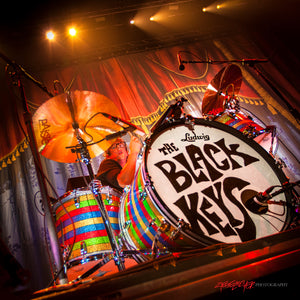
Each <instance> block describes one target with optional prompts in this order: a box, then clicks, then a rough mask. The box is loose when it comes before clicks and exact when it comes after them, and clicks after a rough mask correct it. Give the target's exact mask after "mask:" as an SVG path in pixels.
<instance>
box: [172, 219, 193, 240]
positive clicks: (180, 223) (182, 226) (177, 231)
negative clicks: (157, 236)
mask: <svg viewBox="0 0 300 300" xmlns="http://www.w3.org/2000/svg"><path fill="white" fill-rule="evenodd" d="M189 228H190V224H188V223H186V222H185V221H184V220H183V219H179V220H178V223H177V228H176V229H174V230H173V231H172V232H171V239H172V240H176V239H178V238H179V236H180V234H181V231H183V230H186V229H189Z"/></svg>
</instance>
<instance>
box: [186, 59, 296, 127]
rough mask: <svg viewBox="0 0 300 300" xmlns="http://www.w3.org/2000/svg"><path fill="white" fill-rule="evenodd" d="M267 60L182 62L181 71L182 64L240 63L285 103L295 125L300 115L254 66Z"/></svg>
mask: <svg viewBox="0 0 300 300" xmlns="http://www.w3.org/2000/svg"><path fill="white" fill-rule="evenodd" d="M268 61H269V60H268V59H255V58H254V59H252V58H243V59H233V60H210V59H209V60H182V61H181V64H182V70H183V69H184V66H183V64H204V63H206V64H225V63H234V62H235V63H240V64H242V65H248V66H249V67H251V68H253V69H254V70H255V71H256V73H257V74H258V75H259V76H260V77H261V78H262V79H263V80H264V81H265V82H266V83H267V84H268V85H269V87H270V88H271V89H272V90H273V92H274V93H275V94H276V95H277V96H278V97H279V98H280V99H281V100H282V101H283V102H284V103H285V105H286V106H287V108H288V110H289V111H290V113H291V114H292V116H293V117H294V118H295V119H296V121H297V123H299V122H300V113H299V111H298V110H297V109H296V108H294V107H292V106H291V104H290V103H289V102H288V101H287V100H286V99H285V98H284V97H283V95H282V93H281V92H280V91H279V90H278V89H277V88H276V87H275V85H274V84H273V83H272V82H271V80H270V79H268V78H267V77H266V76H265V75H264V74H263V73H262V72H261V71H260V70H259V69H258V68H257V66H256V64H258V63H266V62H268Z"/></svg>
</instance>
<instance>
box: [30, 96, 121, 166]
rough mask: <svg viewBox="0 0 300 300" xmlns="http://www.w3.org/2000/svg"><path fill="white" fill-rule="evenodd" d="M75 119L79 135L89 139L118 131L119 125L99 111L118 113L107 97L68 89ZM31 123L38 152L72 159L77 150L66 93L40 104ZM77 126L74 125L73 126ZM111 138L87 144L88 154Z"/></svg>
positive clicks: (102, 147) (96, 151)
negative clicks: (74, 150) (74, 147)
mask: <svg viewBox="0 0 300 300" xmlns="http://www.w3.org/2000/svg"><path fill="white" fill-rule="evenodd" d="M70 98H71V99H72V106H73V109H74V116H73V117H74V119H75V121H76V122H77V124H78V127H79V129H78V132H79V134H80V136H81V138H82V139H83V140H84V141H85V142H87V143H89V142H96V141H99V140H102V139H103V138H105V136H107V135H108V134H111V133H114V132H117V131H120V130H121V129H122V127H120V126H119V125H117V124H116V123H114V122H113V121H112V120H110V119H108V118H107V117H104V116H103V115H102V114H100V113H99V112H105V113H109V114H111V115H114V116H116V117H120V112H119V110H118V108H117V106H116V105H115V104H114V103H113V102H112V101H111V100H109V99H108V98H107V97H105V96H103V95H100V94H97V93H94V92H89V91H74V92H70ZM32 120H33V127H34V131H35V135H36V140H37V146H38V149H39V151H40V153H41V154H42V155H43V156H45V157H47V158H49V159H51V160H55V161H58V162H63V163H74V162H76V161H77V158H78V157H77V154H76V153H72V151H71V149H69V148H67V147H70V146H76V145H78V140H77V138H76V134H75V129H74V120H73V118H72V116H71V112H70V108H69V106H68V104H67V94H61V95H58V96H56V97H53V98H51V99H50V100H48V101H46V102H45V103H44V104H42V105H41V106H40V107H39V108H38V109H37V111H36V112H35V114H34V115H33V119H32ZM75 127H76V126H75ZM113 142H114V140H111V141H106V140H104V141H102V142H101V143H97V144H95V145H92V146H89V147H88V150H89V154H90V156H91V158H93V157H95V156H98V155H100V154H101V153H103V152H104V151H105V150H106V149H108V148H109V147H110V146H111V144H112V143H113Z"/></svg>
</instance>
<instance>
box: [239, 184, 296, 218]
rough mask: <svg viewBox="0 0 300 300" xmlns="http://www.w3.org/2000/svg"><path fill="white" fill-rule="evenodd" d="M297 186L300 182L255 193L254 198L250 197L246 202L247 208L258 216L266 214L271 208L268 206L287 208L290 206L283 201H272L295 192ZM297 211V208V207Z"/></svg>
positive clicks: (271, 187)
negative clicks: (278, 196)
mask: <svg viewBox="0 0 300 300" xmlns="http://www.w3.org/2000/svg"><path fill="white" fill-rule="evenodd" d="M295 186H300V180H298V181H296V182H288V181H287V182H285V183H283V184H282V185H281V186H280V185H279V186H277V185H276V186H270V187H269V188H267V189H266V190H265V191H264V192H258V193H255V194H254V195H253V196H252V197H250V198H249V199H248V200H246V201H245V203H244V204H245V206H246V207H247V208H248V209H249V210H251V211H252V212H253V213H256V214H263V213H266V212H267V211H268V210H269V208H268V206H269V205H270V204H272V205H280V206H286V205H288V204H287V203H285V202H284V201H282V200H275V201H270V200H271V199H272V198H274V197H275V196H277V195H279V194H282V193H285V192H291V191H293V190H294V187H295ZM278 187H280V189H279V190H277V191H275V192H273V193H271V192H272V191H273V190H274V189H275V188H278ZM292 205H294V206H295V203H292ZM295 209H296V206H295Z"/></svg>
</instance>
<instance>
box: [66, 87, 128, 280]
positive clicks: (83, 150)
mask: <svg viewBox="0 0 300 300" xmlns="http://www.w3.org/2000/svg"><path fill="white" fill-rule="evenodd" d="M66 94H67V99H66V101H67V106H68V108H69V111H70V113H71V119H72V127H73V129H74V131H75V136H76V139H77V142H78V144H77V145H75V146H71V147H67V148H71V152H74V153H76V154H80V158H81V161H83V162H84V163H85V165H86V166H87V169H88V173H89V176H90V178H91V179H92V181H91V190H92V193H93V195H94V197H95V199H96V201H97V203H98V207H99V210H100V212H101V217H102V219H103V223H104V227H105V230H106V233H107V236H108V239H109V243H110V246H111V249H112V251H113V259H114V262H115V264H116V266H117V267H118V269H119V271H121V270H124V269H125V265H124V259H123V257H122V254H121V252H120V249H119V246H118V243H117V241H116V238H115V235H114V233H113V229H112V225H111V222H110V220H109V216H108V213H107V211H106V208H105V205H104V200H103V199H102V194H101V191H100V187H101V183H100V181H99V180H95V179H94V172H93V169H92V165H91V156H90V153H89V150H88V148H87V147H88V144H87V143H86V142H85V141H84V139H83V138H82V137H81V131H80V130H79V124H78V122H77V121H76V118H75V111H74V106H73V99H72V98H71V95H70V92H68V93H66ZM103 140H105V138H104V139H103ZM109 260H110V259H109ZM99 266H100V264H99ZM92 269H94V268H92ZM86 273H89V271H87V272H86ZM89 274H91V273H89ZM83 275H86V274H83ZM87 276H88V275H87ZM79 277H80V276H79ZM80 278H81V279H82V277H80Z"/></svg>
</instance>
